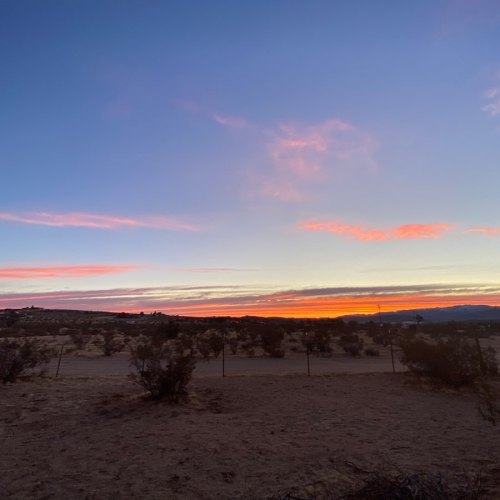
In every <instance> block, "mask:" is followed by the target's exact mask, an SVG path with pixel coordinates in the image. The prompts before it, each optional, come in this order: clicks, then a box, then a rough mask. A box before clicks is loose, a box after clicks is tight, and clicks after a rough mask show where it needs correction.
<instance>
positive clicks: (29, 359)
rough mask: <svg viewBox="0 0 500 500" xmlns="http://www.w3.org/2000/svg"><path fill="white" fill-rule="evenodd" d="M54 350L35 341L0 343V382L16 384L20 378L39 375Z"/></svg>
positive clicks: (5, 340)
mask: <svg viewBox="0 0 500 500" xmlns="http://www.w3.org/2000/svg"><path fill="white" fill-rule="evenodd" d="M54 354H55V353H54V350H53V349H51V348H49V347H47V346H46V345H45V344H42V343H41V342H39V341H38V340H36V339H24V340H17V339H16V340H8V339H3V340H1V341H0V380H1V381H2V382H3V383H7V382H11V383H12V382H16V380H18V379H19V378H21V377H25V376H31V375H40V374H41V373H43V371H44V368H45V366H46V365H47V364H48V363H49V362H50V360H51V358H52V357H53V356H54Z"/></svg>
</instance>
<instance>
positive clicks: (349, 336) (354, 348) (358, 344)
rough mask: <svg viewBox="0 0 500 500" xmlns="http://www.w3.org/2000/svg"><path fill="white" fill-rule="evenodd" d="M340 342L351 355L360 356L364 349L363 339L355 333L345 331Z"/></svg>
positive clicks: (340, 345)
mask: <svg viewBox="0 0 500 500" xmlns="http://www.w3.org/2000/svg"><path fill="white" fill-rule="evenodd" d="M338 344H339V347H341V348H342V349H343V350H344V352H345V353H346V354H349V355H350V356H359V355H361V352H362V350H363V339H362V338H361V337H360V336H359V335H356V334H355V333H344V334H343V335H341V336H340V338H339V340H338Z"/></svg>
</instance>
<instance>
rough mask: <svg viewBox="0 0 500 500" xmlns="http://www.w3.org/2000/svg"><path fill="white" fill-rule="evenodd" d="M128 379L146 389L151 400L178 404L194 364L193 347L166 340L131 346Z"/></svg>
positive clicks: (183, 395) (183, 394) (146, 341)
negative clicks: (163, 400)
mask: <svg viewBox="0 0 500 500" xmlns="http://www.w3.org/2000/svg"><path fill="white" fill-rule="evenodd" d="M130 363H131V365H132V367H133V369H134V372H132V373H131V374H130V377H131V379H132V380H133V381H134V382H136V383H137V384H139V385H140V386H142V387H143V388H144V389H145V390H147V391H148V392H149V394H150V397H151V398H152V399H165V400H167V401H169V402H172V403H178V402H179V401H180V400H181V399H183V398H185V397H186V396H187V394H188V391H187V385H188V383H189V381H190V380H191V377H192V375H193V371H194V368H195V366H196V361H195V356H194V350H193V348H190V349H186V348H185V343H182V342H180V341H179V340H169V341H166V342H164V343H163V344H161V345H157V344H155V343H153V342H152V341H151V340H145V341H143V342H138V343H137V344H136V345H135V346H132V347H131V357H130Z"/></svg>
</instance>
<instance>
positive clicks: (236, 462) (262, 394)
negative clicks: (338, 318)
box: [0, 374, 500, 500]
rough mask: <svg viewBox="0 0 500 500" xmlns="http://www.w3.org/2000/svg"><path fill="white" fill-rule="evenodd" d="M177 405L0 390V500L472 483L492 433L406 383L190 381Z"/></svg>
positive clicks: (346, 378) (94, 381)
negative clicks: (186, 396)
mask: <svg viewBox="0 0 500 500" xmlns="http://www.w3.org/2000/svg"><path fill="white" fill-rule="evenodd" d="M191 394H192V396H191V398H190V401H189V402H188V403H187V404H185V405H178V406H170V405H167V404H165V403H162V402H152V401H148V400H145V399H144V398H143V396H142V394H141V391H140V389H139V388H138V387H137V386H134V385H133V384H131V382H130V381H128V380H127V379H126V378H125V377H123V376H114V377H111V376H109V377H93V378H81V379H80V378H71V379H70V378H66V379H65V378H62V379H56V380H54V379H45V380H44V379H39V380H35V381H31V382H20V383H17V384H13V385H2V386H0V450H1V453H0V471H1V473H0V498H2V499H3V498H9V499H27V498H29V499H52V498H53V499H111V498H112V499H113V500H118V499H181V498H182V499H184V498H188V499H191V498H193V499H194V498H196V499H198V498H201V499H203V498H207V499H212V498H213V499H215V498H217V499H218V498H249V499H250V498H269V497H273V496H274V497H279V496H281V497H284V496H286V495H287V494H289V495H291V496H293V497H300V498H338V497H339V496H340V495H341V494H342V492H344V491H346V490H347V489H349V488H351V487H353V486H355V485H356V484H361V482H362V481H363V479H366V478H367V477H368V472H369V471H396V470H399V471H402V472H416V471H428V472H434V473H436V472H440V473H442V474H443V475H444V476H445V477H450V478H455V477H457V476H458V475H462V474H463V473H464V472H465V473H467V474H475V473H477V472H479V471H481V474H482V477H483V484H484V486H485V488H486V495H485V498H500V429H499V428H498V427H494V426H492V425H491V424H488V423H486V422H484V421H483V420H482V419H481V418H480V416H479V414H478V411H477V408H476V399H475V396H474V395H473V394H471V393H468V392H460V393H456V392H443V391H436V390H431V389H429V388H424V387H421V386H418V385H416V384H415V382H414V381H413V379H411V378H410V377H409V376H408V375H405V374H398V375H392V374H360V375H328V376H327V375H323V376H313V377H307V376H302V375H287V376H271V375H268V376H233V377H226V378H214V377H207V378H203V377H200V378H196V379H194V381H193V383H192V386H191Z"/></svg>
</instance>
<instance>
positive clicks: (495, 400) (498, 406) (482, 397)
mask: <svg viewBox="0 0 500 500" xmlns="http://www.w3.org/2000/svg"><path fill="white" fill-rule="evenodd" d="M478 396H479V401H478V405H477V408H478V410H479V414H480V415H481V417H482V418H483V420H486V422H489V423H490V424H492V425H497V423H499V422H500V391H498V390H495V388H494V387H493V386H492V385H490V384H488V383H487V382H484V381H483V382H481V383H480V384H479V387H478Z"/></svg>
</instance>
